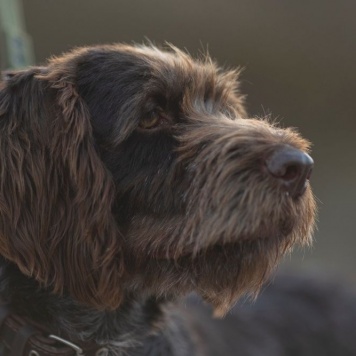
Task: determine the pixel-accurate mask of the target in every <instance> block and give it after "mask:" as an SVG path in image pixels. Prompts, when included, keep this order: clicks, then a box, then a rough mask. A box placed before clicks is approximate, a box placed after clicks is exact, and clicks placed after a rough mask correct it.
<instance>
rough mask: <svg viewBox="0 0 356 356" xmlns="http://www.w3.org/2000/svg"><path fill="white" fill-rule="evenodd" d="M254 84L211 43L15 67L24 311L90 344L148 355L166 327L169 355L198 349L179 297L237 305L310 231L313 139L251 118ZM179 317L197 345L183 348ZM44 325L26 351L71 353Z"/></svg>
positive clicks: (99, 51) (17, 229) (8, 270)
mask: <svg viewBox="0 0 356 356" xmlns="http://www.w3.org/2000/svg"><path fill="white" fill-rule="evenodd" d="M238 84H239V83H238V71H224V70H222V69H220V68H219V67H217V65H216V64H215V63H213V62H212V61H211V60H210V59H209V58H204V59H202V60H196V61H195V60H193V59H192V58H191V57H189V56H188V55H186V54H184V53H182V52H181V51H179V50H177V49H176V48H171V50H170V51H168V52H164V51H161V50H159V49H157V48H154V47H144V46H142V47H131V46H125V45H113V46H99V47H92V48H83V49H78V50H75V51H73V52H71V53H69V54H66V55H64V56H62V57H59V58H55V59H52V60H51V61H50V62H49V63H48V65H47V66H45V67H34V68H30V69H28V70H24V71H20V72H17V73H9V74H8V75H6V77H5V80H4V81H3V82H2V83H1V86H0V119H1V120H0V145H1V151H0V174H1V176H0V253H1V255H2V256H3V257H4V260H3V262H2V264H3V276H2V282H0V283H1V293H2V298H3V299H4V300H5V301H6V302H7V303H9V310H12V311H15V312H16V313H17V314H18V315H20V316H21V317H23V318H25V320H26V322H24V324H26V323H30V324H31V325H32V324H36V325H37V326H38V325H40V326H39V328H40V329H44V330H45V334H46V335H47V334H49V333H52V334H55V335H56V336H60V337H61V338H63V339H66V340H70V341H72V342H74V343H75V344H76V345H80V347H81V348H83V349H85V350H87V353H86V354H88V355H91V354H94V353H93V352H94V351H95V352H96V353H97V354H98V352H102V353H103V352H104V350H106V349H100V350H99V351H98V350H97V348H98V347H99V346H100V345H105V348H107V349H110V350H111V351H110V352H112V353H113V354H115V353H116V354H121V352H123V351H122V350H124V349H125V350H126V351H127V352H128V353H129V352H131V353H132V354H135V355H136V353H135V352H138V351H137V350H138V349H140V348H142V347H143V348H146V349H147V345H148V344H150V343H151V341H152V340H151V339H152V338H153V336H151V334H152V333H153V331H155V332H156V333H157V334H158V336H156V337H154V339H155V340H154V341H153V343H154V344H156V342H157V340H160V341H159V342H158V343H159V344H160V345H165V346H164V347H166V350H168V349H169V350H170V351H165V352H163V351H162V352H163V353H162V354H170V353H171V354H182V355H183V354H184V355H185V354H187V355H192V354H193V350H194V347H193V346H192V345H194V340H192V339H190V338H189V337H186V336H184V337H183V336H182V338H180V337H179V336H177V335H178V334H179V335H180V334H182V335H183V334H184V331H182V330H185V329H184V327H181V326H179V325H183V324H184V323H183V324H182V323H181V322H178V321H177V322H172V320H175V319H174V318H173V319H170V321H169V322H167V323H166V324H163V325H166V326H165V327H164V328H162V323H163V321H162V319H165V315H166V314H164V313H162V309H164V308H163V307H162V306H163V305H165V304H166V302H167V301H170V300H175V299H176V298H177V297H179V296H184V295H186V294H187V293H189V292H192V291H195V292H197V293H198V294H199V295H201V296H202V297H203V298H204V299H205V300H206V301H208V302H209V303H211V304H212V305H213V307H214V309H215V313H216V314H217V315H223V314H224V313H226V312H227V311H228V310H229V308H230V307H231V306H232V305H233V303H235V302H236V300H237V299H238V298H239V297H240V296H242V295H246V294H248V295H255V294H256V293H257V292H258V290H259V289H260V287H261V285H262V283H263V282H264V281H265V280H266V278H267V277H268V276H269V274H270V272H271V271H272V270H273V268H274V267H275V265H276V264H277V262H278V261H279V259H280V258H281V257H282V256H283V255H284V254H285V253H286V252H288V251H290V249H291V247H292V246H293V245H294V244H306V243H309V242H310V239H311V233H312V230H313V222H314V212H315V204H314V200H313V196H312V193H311V190H310V187H309V183H308V178H309V176H310V172H311V168H312V164H313V162H312V160H311V158H310V157H309V156H308V155H307V153H306V152H307V151H308V146H309V145H308V142H307V141H305V140H304V139H303V138H301V137H300V136H299V135H298V134H297V133H296V132H295V131H293V130H291V129H281V128H278V127H276V126H274V125H272V124H271V123H269V122H268V121H264V120H256V119H248V118H246V113H245V110H244V106H243V97H242V96H241V95H240V94H239V90H238ZM0 319H1V318H0ZM7 319H8V320H10V321H11V317H8V316H6V318H5V319H4V320H7ZM8 324H9V322H8ZM10 324H11V323H10ZM20 324H21V323H20ZM5 325H6V323H5ZM26 325H27V324H26ZM167 325H168V326H167ZM172 325H173V326H172ZM9 328H11V325H10V327H9ZM19 328H20V327H18V328H16V327H12V329H13V330H15V333H17V332H18V329H19ZM165 328H167V329H166V330H165ZM157 330H158V331H157ZM162 330H163V331H162ZM167 330H170V332H171V334H172V335H173V334H174V335H176V334H177V335H176V336H175V337H174V339H175V340H177V339H179V340H185V341H186V344H187V345H189V346H187V350H188V351H187V352H186V353H184V352H185V351H184V352H183V351H181V352H178V351H175V353H174V352H173V351H172V350H173V347H172V345H171V342H168V341H167V340H168V339H169V338H166V337H163V336H162V335H163V334H164V333H165V332H166V331H167ZM177 330H179V331H177ZM42 333H43V332H42ZM175 333H176V334H175ZM19 334H21V333H18V334H17V335H19ZM30 334H31V335H32V333H30ZM26 335H27V334H26ZM42 336H43V335H42ZM35 337H36V336H28V335H27V336H26V337H22V336H19V337H18V338H19V339H21V340H22V346H21V347H22V349H21V350H20V351H21V353H19V356H21V355H22V354H24V355H25V353H24V352H27V354H28V352H30V351H31V350H32V351H33V353H32V354H31V355H37V354H39V355H42V354H46V355H48V352H49V354H51V352H52V354H56V353H53V352H54V351H53V350H52V351H48V350H45V348H44V346H43V343H42V344H41V345H42V346H41V347H42V349H41V347H40V346H38V345H37V346H36V342H35V341H33V340H34V338H35ZM0 338H1V333H0ZM3 338H4V340H5V342H4V344H5V346H6V347H7V348H9V349H11V347H10V346H9V345H8V344H9V342H7V341H6V340H7V339H6V337H3ZM147 338H148V339H147ZM147 340H151V341H147ZM162 340H163V341H162ZM91 342H95V345H94V346H93V345H91V344H90V343H91ZM138 343H141V344H142V345H143V346H142V347H141V346H137V345H138ZM17 344H20V343H19V342H18V343H17ZM175 344H179V345H182V344H184V342H183V343H182V342H180V343H179V342H175ZM96 345H99V346H98V347H97V346H96ZM60 346H61V342H59V343H55V344H54V345H52V344H51V347H60ZM71 347H73V346H71ZM71 347H70V348H71ZM70 348H69V349H70ZM153 349H154V350H157V348H156V346H155V347H154V348H153ZM43 350H45V351H43ZM92 350H94V351H92ZM20 351H18V352H20ZM35 352H36V353H37V354H35ZM45 352H47V353H45ZM71 352H72V351H71ZM77 352H78V351H77ZM131 353H129V354H131ZM78 354H80V353H78ZM137 354H139V353H137ZM153 354H159V353H158V351H157V352H155V351H153Z"/></svg>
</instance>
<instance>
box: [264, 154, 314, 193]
mask: <svg viewBox="0 0 356 356" xmlns="http://www.w3.org/2000/svg"><path fill="white" fill-rule="evenodd" d="M266 165H267V170H268V172H269V173H270V174H271V175H272V176H273V177H274V178H276V179H277V180H278V181H279V183H280V184H281V185H282V186H283V187H284V188H285V189H286V191H287V192H288V193H289V194H290V196H291V197H292V198H298V197H299V196H301V195H302V194H303V193H304V192H305V189H306V186H307V181H308V180H309V178H310V175H311V172H312V169H313V166H314V161H313V159H312V158H311V157H310V156H309V155H308V154H307V153H305V152H302V151H299V150H297V149H295V148H292V147H283V148H279V149H278V150H276V151H275V152H273V153H272V154H271V155H270V156H269V157H268V158H267V160H266Z"/></svg>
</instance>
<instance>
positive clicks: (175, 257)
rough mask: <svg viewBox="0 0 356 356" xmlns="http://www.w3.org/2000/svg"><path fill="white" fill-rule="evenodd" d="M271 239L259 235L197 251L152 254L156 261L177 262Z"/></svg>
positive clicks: (190, 249)
mask: <svg viewBox="0 0 356 356" xmlns="http://www.w3.org/2000/svg"><path fill="white" fill-rule="evenodd" d="M269 238H271V235H268V236H267V235H260V236H259V237H257V238H256V237H254V238H251V237H244V238H239V240H238V241H229V242H216V243H214V244H211V245H207V246H202V247H200V248H198V249H194V248H185V249H183V250H181V251H179V252H177V250H175V251H170V250H168V251H157V252H156V253H154V254H152V256H153V258H154V259H157V260H178V259H180V258H187V257H191V258H193V259H194V258H196V257H197V256H199V255H202V254H204V253H206V252H209V251H211V250H213V249H216V250H219V251H216V252H217V253H219V252H220V253H222V252H223V250H226V249H231V248H239V247H240V246H241V245H242V244H244V243H246V241H252V242H257V241H261V240H266V239H269Z"/></svg>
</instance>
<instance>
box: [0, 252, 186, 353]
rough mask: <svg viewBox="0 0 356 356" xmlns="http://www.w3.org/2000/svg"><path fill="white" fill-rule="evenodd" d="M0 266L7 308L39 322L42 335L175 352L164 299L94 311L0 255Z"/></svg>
mask: <svg viewBox="0 0 356 356" xmlns="http://www.w3.org/2000/svg"><path fill="white" fill-rule="evenodd" d="M0 266H1V272H0V298H1V300H2V302H3V303H6V304H7V305H8V307H9V309H10V310H11V313H14V314H15V315H17V316H19V317H21V318H24V319H25V320H27V321H29V322H30V323H32V324H33V325H35V326H40V328H41V329H42V330H45V332H46V333H48V335H49V334H52V335H57V336H59V337H61V338H63V339H65V340H69V341H71V342H72V343H74V344H79V345H82V344H85V343H89V342H90V343H93V342H94V343H96V344H97V345H99V346H100V345H103V346H105V347H108V348H109V349H110V350H111V353H109V354H108V355H111V354H112V355H121V354H122V353H123V354H125V355H132V356H134V355H135V356H136V355H137V356H138V355H148V354H150V351H148V350H149V349H152V350H155V351H154V352H156V351H157V349H164V350H165V351H164V352H163V354H164V355H174V354H175V353H174V351H173V349H172V346H171V342H170V340H169V339H170V338H172V336H173V337H174V338H175V340H176V339H177V338H180V335H179V334H181V333H182V332H183V331H182V330H180V328H179V327H178V328H177V325H179V324H180V322H179V317H177V316H174V315H169V311H168V310H169V303H168V302H167V301H166V300H164V301H163V300H157V299H156V298H146V299H143V300H137V299H134V298H132V297H130V298H126V299H127V301H126V302H124V303H123V304H122V306H121V307H120V308H118V309H117V310H115V311H110V312H108V311H99V310H96V309H93V308H90V307H88V306H83V305H81V304H79V303H78V302H76V301H74V300H73V299H72V298H70V297H67V296H61V297H59V296H57V295H53V294H52V293H50V292H49V291H48V290H46V289H43V288H40V286H39V284H38V283H37V282H36V281H35V280H34V279H32V278H28V277H26V276H25V275H23V274H22V273H21V272H20V271H19V269H18V268H17V267H16V266H15V265H14V264H12V263H8V262H6V261H5V260H4V259H2V258H1V259H0ZM167 311H168V312H167ZM172 318H173V319H175V320H172ZM172 321H173V322H172ZM170 325H174V327H173V328H170ZM183 339H186V337H184V338H183ZM155 354H156V353H155Z"/></svg>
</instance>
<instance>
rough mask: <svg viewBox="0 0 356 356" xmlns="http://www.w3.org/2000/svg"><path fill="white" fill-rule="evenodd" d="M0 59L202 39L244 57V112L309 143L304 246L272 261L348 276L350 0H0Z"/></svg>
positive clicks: (219, 51)
mask: <svg viewBox="0 0 356 356" xmlns="http://www.w3.org/2000/svg"><path fill="white" fill-rule="evenodd" d="M0 5H1V6H0V11H1V14H0V15H1V16H0V20H1V27H2V31H1V37H0V41H1V43H0V44H1V47H0V48H1V56H0V58H1V65H2V67H3V68H4V67H11V66H13V67H14V66H16V67H19V66H22V65H25V64H27V63H31V62H32V63H36V64H41V63H45V60H46V58H48V57H50V56H52V55H58V54H60V53H61V52H63V51H67V50H69V49H71V48H72V47H75V46H82V45H92V44H100V43H112V42H127V43H133V42H138V43H142V42H144V41H145V40H146V39H149V40H151V41H153V42H154V43H156V44H158V45H160V44H163V43H164V42H165V41H169V42H171V43H173V44H175V45H176V46H178V47H180V48H185V49H187V50H188V51H189V52H190V53H191V54H193V55H195V54H198V53H199V52H200V51H202V50H203V51H205V50H206V49H207V48H208V49H209V52H210V54H211V56H212V57H213V58H215V59H216V60H217V61H218V62H219V63H220V64H221V65H223V66H227V67H232V66H237V65H238V66H244V67H245V68H246V69H245V71H244V73H243V77H242V81H243V82H242V89H243V92H245V93H246V94H247V95H248V97H247V106H248V111H249V113H250V116H263V115H265V114H269V113H272V114H273V116H274V117H276V118H278V120H279V121H280V122H281V124H282V125H283V126H293V127H297V128H298V129H299V131H300V132H301V133H302V135H303V136H305V137H307V138H308V139H309V140H311V141H312V142H313V152H312V156H313V158H314V160H315V163H316V165H315V170H314V173H313V176H312V179H311V182H312V185H313V188H314V192H315V194H316V196H317V198H318V203H319V223H318V231H317V233H316V236H315V244H314V246H313V247H312V248H311V249H309V250H307V251H296V252H295V253H293V255H292V256H291V258H288V259H287V261H286V262H285V263H284V265H283V266H282V267H281V268H290V267H292V268H295V269H306V270H308V271H310V270H319V271H325V272H323V273H325V274H327V275H339V276H342V277H345V278H347V279H353V280H354V281H355V282H356V258H355V255H356V233H355V225H356V21H355V14H356V1H355V0H338V1H327V0H309V1H293V0H269V1H265V0H125V1H123V0H74V1H73V0H60V1H58V0H24V1H23V2H21V1H20V0H0Z"/></svg>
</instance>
